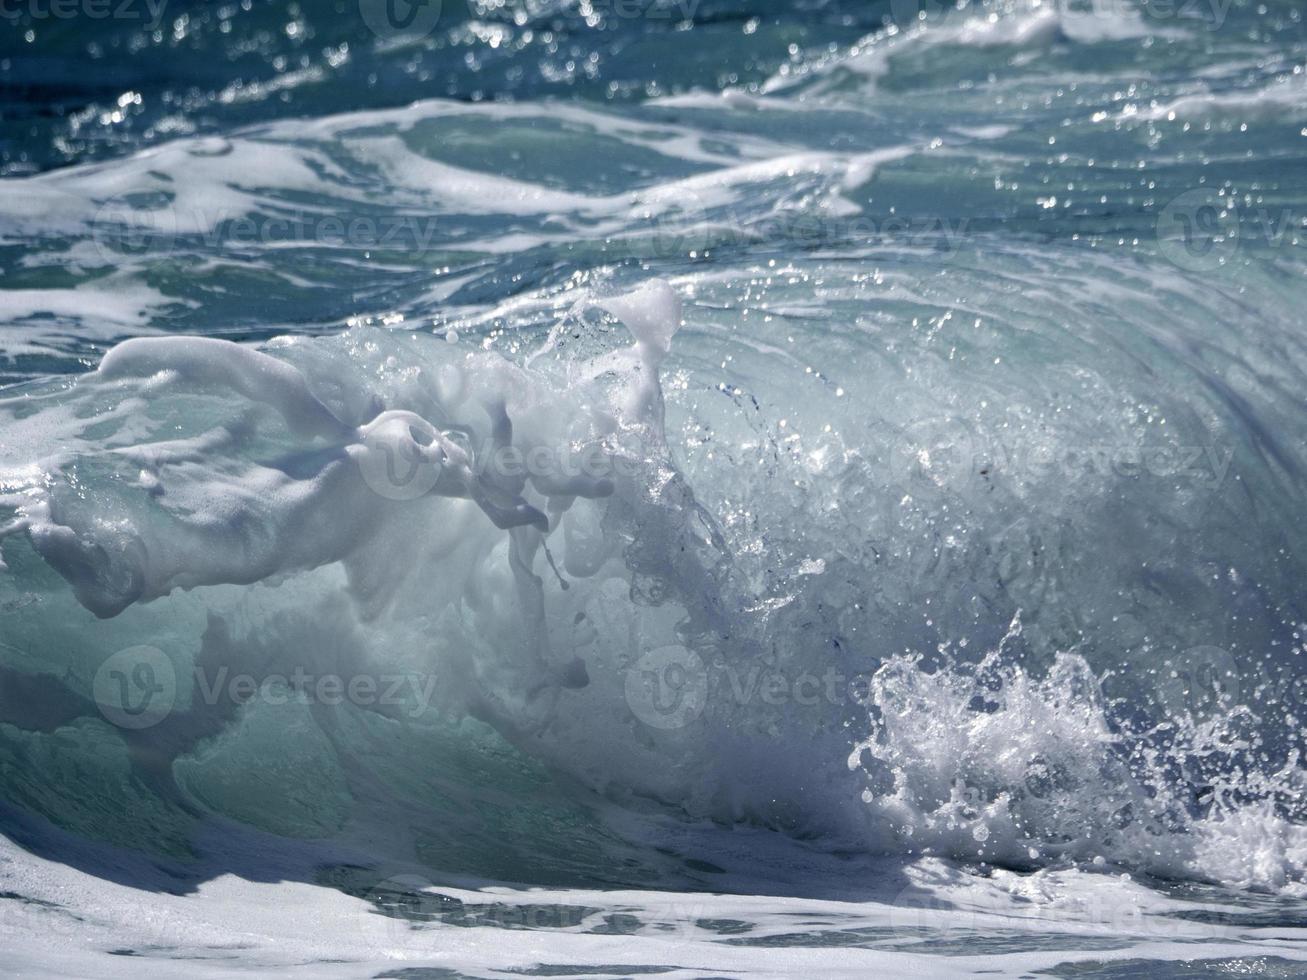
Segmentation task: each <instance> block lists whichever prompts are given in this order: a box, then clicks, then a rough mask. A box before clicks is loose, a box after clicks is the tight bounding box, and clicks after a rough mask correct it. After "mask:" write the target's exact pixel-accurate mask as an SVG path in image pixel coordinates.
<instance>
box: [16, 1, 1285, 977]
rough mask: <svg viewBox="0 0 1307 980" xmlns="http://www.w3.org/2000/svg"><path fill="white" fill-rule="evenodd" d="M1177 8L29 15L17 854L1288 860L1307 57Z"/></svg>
mask: <svg viewBox="0 0 1307 980" xmlns="http://www.w3.org/2000/svg"><path fill="white" fill-rule="evenodd" d="M1182 6H1184V5H1180V4H1176V5H1168V6H1167V7H1166V8H1165V9H1163V8H1162V7H1161V6H1160V5H1157V4H1153V5H1147V4H1145V5H1136V4H1133V3H1122V4H1111V5H1104V4H1088V3H1086V4H1083V5H1081V4H1077V3H1061V4H1053V5H1049V4H1046V3H1045V4H1033V5H1032V4H1026V3H988V4H972V5H969V6H964V7H963V8H962V9H953V8H951V7H949V8H948V9H945V7H944V6H943V5H938V4H928V3H921V4H916V3H897V2H896V3H894V4H891V5H889V6H883V5H881V6H877V5H874V4H863V3H859V4H856V5H855V4H840V3H837V2H829V3H814V4H805V5H792V4H779V3H778V4H769V3H748V4H745V3H726V2H723V3H710V2H707V0H705V2H703V3H702V4H698V5H691V7H690V9H682V8H680V7H678V6H677V5H675V4H664V3H661V2H655V3H652V4H648V5H645V6H644V7H642V8H641V10H642V11H643V13H642V15H641V16H639V17H626V16H619V15H618V13H617V12H616V10H617V8H616V7H614V6H612V5H608V6H604V7H602V9H601V8H600V7H599V5H593V6H592V5H578V4H572V3H540V4H534V3H532V4H523V5H516V6H513V5H510V6H508V7H500V6H496V7H494V8H493V9H492V8H491V7H490V6H488V5H471V6H469V7H468V8H464V7H461V6H459V5H458V4H454V3H446V4H445V5H444V9H443V10H442V11H441V13H440V16H439V20H438V22H437V23H436V24H434V25H432V26H431V27H430V30H428V31H427V32H426V33H414V32H413V31H410V32H408V33H404V32H400V33H397V34H395V35H394V36H387V32H386V31H385V30H382V31H381V32H380V34H378V33H377V32H376V31H372V32H371V33H370V32H369V30H368V28H367V27H366V25H365V23H363V22H361V21H360V17H362V18H364V20H365V21H366V18H367V17H368V16H370V14H369V13H368V11H369V10H371V8H370V7H369V5H368V4H366V3H365V4H363V6H362V7H361V8H360V10H361V11H362V13H360V11H358V10H355V9H354V8H352V7H351V9H350V10H349V11H348V12H346V13H339V12H337V13H331V12H328V11H326V10H325V9H324V10H323V11H317V10H314V11H309V10H306V9H299V8H295V9H292V10H290V11H289V12H287V9H286V8H284V7H282V6H280V5H272V4H263V3H252V4H245V5H243V6H241V5H232V6H231V7H229V8H226V7H224V8H216V7H212V6H210V5H195V6H194V8H193V9H192V8H189V7H188V8H187V9H186V11H185V12H184V13H183V12H181V11H180V10H173V9H172V8H169V11H168V17H169V21H168V23H167V24H166V25H165V26H164V27H162V28H160V29H159V30H157V31H156V30H155V29H154V28H153V27H151V26H148V25H133V24H119V23H115V24H113V25H112V28H111V29H106V31H105V32H104V33H102V34H100V35H98V36H97V39H96V40H94V41H90V42H88V40H87V37H86V36H85V35H81V34H78V33H77V32H76V31H75V30H73V29H72V27H70V26H68V25H60V24H54V23H44V22H42V23H37V24H35V25H34V26H33V29H34V30H35V31H36V32H37V33H36V35H34V36H38V37H39V39H40V41H41V43H40V44H37V43H36V42H35V41H33V42H28V43H27V44H26V46H25V47H23V48H21V50H20V51H19V53H17V54H14V55H12V56H10V55H6V56H5V59H4V60H3V61H0V71H3V72H5V73H8V74H9V75H10V76H11V77H17V76H16V75H15V73H21V72H27V73H29V77H31V73H33V72H39V73H41V77H43V78H46V79H48V80H49V84H50V86H51V88H52V90H53V91H52V92H44V93H42V92H31V93H29V95H28V96H24V97H20V98H19V99H18V104H17V106H16V107H15V109H14V112H15V113H17V114H18V116H17V118H22V119H24V120H25V127H24V132H23V135H21V136H16V137H6V141H5V142H4V143H3V144H0V166H3V168H4V171H5V174H6V179H4V180H0V214H2V215H3V219H2V220H0V282H2V283H3V285H4V287H5V288H4V289H3V290H2V291H0V315H2V316H3V317H4V320H5V323H6V328H5V329H6V334H5V338H6V342H5V353H6V360H5V362H4V364H5V366H4V369H3V370H4V375H5V380H7V381H9V382H12V384H11V385H10V386H9V387H7V388H5V389H4V390H3V391H0V420H2V421H0V548H2V549H3V563H4V571H3V573H0V615H2V616H3V619H2V620H0V622H3V633H2V636H0V691H2V692H3V694H4V696H3V697H0V801H2V806H0V829H3V830H4V832H5V833H6V834H7V835H9V836H10V837H12V838H13V839H14V840H16V841H18V842H19V843H21V844H23V846H24V847H27V848H29V849H31V850H32V851H34V852H35V853H39V854H46V855H51V856H54V857H55V859H56V860H58V861H67V863H69V864H72V865H75V866H82V865H84V866H86V867H88V868H90V869H92V870H94V872H95V873H96V874H98V875H101V876H102V877H107V878H115V877H119V876H120V874H119V872H115V871H114V870H113V869H114V868H119V869H121V868H122V867H127V866H129V865H130V866H132V867H136V865H135V864H133V863H132V862H135V861H137V860H139V859H140V855H146V856H147V857H146V858H145V860H148V861H149V862H151V865H150V866H151V867H166V868H168V869H170V870H169V874H170V875H172V876H174V877H175V878H176V879H177V880H187V879H188V878H190V877H194V878H209V877H214V876H217V875H219V874H220V873H221V872H223V871H224V870H236V871H237V872H238V873H240V874H242V875H245V876H246V877H251V876H255V875H254V873H253V872H251V871H250V869H249V867H247V866H246V865H244V864H242V863H241V862H240V860H239V859H238V858H237V857H236V855H237V854H240V853H245V854H248V853H249V852H250V849H251V848H256V849H260V852H261V853H267V854H273V853H276V854H282V855H288V854H292V853H293V854H297V855H305V854H311V855H313V858H312V860H309V859H307V858H305V859H304V860H305V862H306V863H305V865H304V866H311V867H314V868H318V869H320V868H321V867H323V866H326V865H331V866H333V867H337V868H350V867H355V866H357V865H363V864H372V865H376V864H379V863H380V864H384V863H386V862H392V863H394V864H395V866H399V865H400V864H402V865H403V866H405V867H408V868H410V869H411V868H414V867H416V868H420V869H422V873H423V874H425V875H429V876H432V877H437V878H439V879H440V880H442V881H448V880H458V881H463V882H464V883H466V882H469V881H473V880H475V881H486V880H489V881H497V882H515V883H520V884H527V885H541V886H569V887H580V886H585V887H593V888H611V887H614V886H624V887H631V888H709V887H713V886H714V883H715V882H716V883H717V884H719V885H720V884H721V882H722V881H724V880H725V879H723V878H721V877H720V876H721V875H723V874H725V871H724V870H723V868H727V869H729V870H731V872H732V874H734V873H736V872H739V871H740V869H741V868H746V869H747V868H752V872H751V873H753V874H754V875H755V878H753V879H750V878H749V877H748V873H744V872H740V873H742V874H744V877H743V878H738V877H734V878H731V881H732V885H731V887H732V888H735V889H737V890H738V889H742V888H743V889H747V888H748V885H741V884H740V882H741V881H746V882H747V881H749V880H754V881H757V880H761V879H760V878H758V877H757V876H759V875H764V872H765V874H766V875H777V874H780V872H779V871H777V868H778V867H780V866H782V865H783V866H784V867H785V868H786V869H787V871H786V873H789V874H792V875H793V876H795V878H802V875H801V874H800V873H799V872H798V871H795V870H794V869H795V868H802V867H805V866H809V865H808V864H806V862H811V864H810V867H812V868H823V869H826V870H824V871H822V872H820V874H822V875H830V874H833V872H831V871H830V870H829V869H830V868H831V867H833V866H834V865H832V864H828V863H827V862H836V863H838V862H840V861H855V860H856V861H861V860H863V859H864V858H867V859H869V856H875V858H876V860H878V861H879V860H881V859H885V860H888V861H890V863H891V865H892V866H893V867H896V868H899V869H902V868H908V867H911V868H917V869H920V868H923V867H932V868H933V867H936V865H933V864H922V863H921V862H923V861H924V862H932V861H940V860H942V861H945V862H948V866H949V867H951V868H955V869H956V868H961V869H965V873H964V872H958V873H959V874H961V875H962V876H963V878H965V879H966V880H973V879H971V878H970V877H968V876H970V875H973V874H974V875H978V876H980V877H985V876H990V877H992V876H993V875H996V874H998V875H1003V874H1009V875H1010V874H1019V875H1032V874H1033V875H1035V876H1038V875H1064V874H1084V875H1088V876H1101V877H1103V879H1104V880H1107V875H1108V873H1109V872H1110V873H1111V874H1112V875H1113V876H1115V875H1122V874H1126V875H1133V876H1137V877H1142V878H1143V879H1144V880H1146V881H1150V882H1153V883H1154V884H1158V883H1160V882H1171V883H1172V885H1169V886H1167V887H1181V888H1191V889H1192V888H1199V887H1209V886H1219V887H1220V888H1223V889H1233V890H1235V891H1236V892H1237V891H1238V890H1244V891H1246V892H1249V893H1266V894H1271V895H1275V896H1278V897H1279V899H1280V900H1283V901H1285V902H1288V901H1290V900H1292V899H1294V898H1295V897H1301V896H1303V895H1305V894H1307V885H1305V884H1304V875H1305V874H1307V804H1305V803H1304V800H1305V799H1307V794H1305V792H1304V791H1305V790H1307V782H1305V777H1307V771H1305V770H1304V765H1303V762H1302V759H1303V751H1304V745H1303V738H1304V730H1305V728H1307V726H1305V725H1304V718H1307V671H1304V666H1303V665H1304V657H1307V654H1304V649H1303V647H1304V643H1303V635H1302V634H1303V630H1304V628H1305V625H1304V624H1307V609H1304V600H1303V596H1302V589H1301V583H1302V582H1304V581H1307V567H1305V564H1307V557H1305V556H1307V540H1304V534H1305V533H1307V532H1304V530H1303V524H1302V521H1301V520H1299V512H1300V510H1301V496H1302V488H1303V486H1304V482H1305V480H1307V444H1305V443H1304V438H1303V434H1304V433H1307V405H1305V404H1304V401H1303V398H1302V392H1303V390H1304V388H1305V387H1307V345H1305V344H1304V338H1303V331H1302V313H1301V311H1302V297H1303V288H1304V287H1303V282H1304V278H1303V276H1304V272H1305V271H1307V265H1305V264H1304V261H1303V260H1304V253H1303V250H1302V243H1301V235H1302V229H1303V227H1304V214H1303V212H1302V210H1301V208H1302V207H1303V206H1304V205H1303V202H1304V201H1307V169H1305V168H1304V166H1303V153H1304V147H1305V146H1307V142H1304V139H1303V136H1304V134H1307V128H1304V127H1307V87H1304V78H1303V68H1302V63H1303V57H1304V51H1307V37H1305V36H1304V29H1303V26H1302V17H1301V15H1300V12H1299V10H1298V9H1297V5H1296V4H1294V3H1290V2H1266V3H1260V4H1243V3H1230V4H1228V5H1227V4H1224V3H1222V4H1215V3H1213V4H1207V3H1206V2H1204V3H1202V4H1195V5H1188V7H1186V8H1185V9H1186V11H1187V12H1185V13H1182V12H1181V9H1180V8H1181V7H1182ZM373 13H375V11H373ZM492 41H493V43H492ZM88 43H89V44H91V45H92V47H93V48H94V49H95V51H94V52H92V55H93V61H94V63H95V64H97V65H100V66H102V69H103V70H98V69H97V72H96V73H95V76H94V77H95V82H94V85H95V86H98V87H99V88H100V89H103V91H96V92H93V91H91V88H90V87H89V86H90V83H88V82H87V81H85V80H84V79H82V78H80V77H77V76H78V73H77V72H76V71H74V68H73V65H75V64H79V63H80V62H79V60H78V59H80V58H81V57H82V55H83V51H84V50H85V49H86V46H87V45H88ZM146 52H148V53H149V55H150V57H148V58H146V57H144V53H146ZM217 58H222V59H225V63H226V64H228V65H229V66H230V70H224V72H223V73H221V77H217V76H216V75H214V72H215V71H216V70H215V69H213V68H212V67H211V65H212V64H213V63H214V61H215V59H217ZM237 77H239V79H240V81H239V82H235V81H233V78H237ZM502 95H507V96H511V99H507V98H495V97H492V96H502ZM24 99H26V101H24ZM65 103H76V104H78V105H80V106H82V107H83V109H82V110H81V111H78V112H76V113H70V112H63V113H58V112H55V113H51V112H47V111H43V110H42V108H41V107H42V106H47V107H48V105H50V104H58V105H64V104H65ZM74 161H76V162H74ZM128 338H131V339H128ZM762 832H766V834H768V835H773V836H775V837H776V838H777V839H782V840H785V841H787V843H786V844H785V847H786V848H789V847H791V845H792V847H793V849H792V850H785V851H784V852H783V854H784V856H783V860H780V859H774V855H773V852H772V851H771V850H770V849H769V848H768V847H759V849H758V854H756V855H754V856H753V861H752V863H751V861H750V856H749V855H748V854H747V853H744V852H747V851H749V850H750V846H749V845H745V846H743V847H742V846H741V844H740V841H741V840H746V841H753V840H756V839H768V840H770V839H772V838H771V837H769V836H768V837H757V836H754V835H759V834H762ZM87 841H90V842H93V845H87V844H86V842H87ZM88 846H90V847H91V849H90V850H87V847H88ZM69 855H80V857H77V858H73V857H69ZM88 855H97V856H94V857H92V856H88ZM105 855H113V856H112V857H106V856H105ZM267 860H268V864H267V865H266V866H265V871H266V873H267V874H268V875H270V876H273V877H277V876H280V877H283V878H284V877H295V876H296V875H297V874H299V873H300V872H299V871H293V870H288V869H289V868H290V867H291V865H290V864H288V863H285V862H290V861H291V859H290V858H288V857H283V858H278V859H277V860H273V859H272V858H271V857H269V858H268V859H267ZM297 860H298V859H297ZM278 861H282V862H283V863H282V864H278V863H277V862H278ZM296 867H299V865H296ZM857 867H858V868H860V869H861V868H862V867H863V865H861V864H858V865H857ZM877 867H879V868H880V870H879V871H877V872H876V873H877V874H883V873H884V866H880V865H878V866H877ZM267 868H273V869H274V870H266V869H267ZM996 869H997V870H996ZM135 873H136V872H133V874H135ZM315 873H316V872H315ZM814 873H816V872H814ZM868 873H870V872H868ZM121 874H125V872H122V873H121ZM333 874H334V875H336V877H330V876H328V877H329V878H330V880H329V881H328V883H329V884H332V885H333V886H335V887H338V888H341V889H342V890H344V891H346V892H350V893H352V892H351V889H355V886H354V885H353V884H350V883H349V880H347V879H348V874H346V873H345V872H344V871H338V872H333ZM769 880H772V879H769ZM974 880H980V878H976V879H974ZM1112 880H1116V879H1115V878H1113V879H1112ZM1177 882H1178V883H1182V884H1179V885H1176V884H1175V883H1177ZM842 887H843V886H842ZM957 887H958V888H966V887H971V886H970V885H958V886H957ZM977 887H978V886H977ZM355 890H357V889H355ZM1220 894H1231V893H1227V892H1221V893H1220ZM589 900H591V901H597V900H598V899H596V898H594V896H591V898H590V899H589ZM1248 900H1249V901H1251V899H1248ZM578 901H580V899H578ZM381 904H382V905H385V902H382V903H381ZM441 914H442V915H443V914H444V913H443V912H442V913H441ZM741 914H743V913H741ZM814 914H815V913H814ZM867 928H871V926H868V927H867ZM876 928H880V926H876ZM705 962H706V961H705ZM1023 962H1024V961H1023ZM721 968H722V969H723V970H728V969H729V965H726V966H722V967H721ZM1023 968H1024V967H1023Z"/></svg>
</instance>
